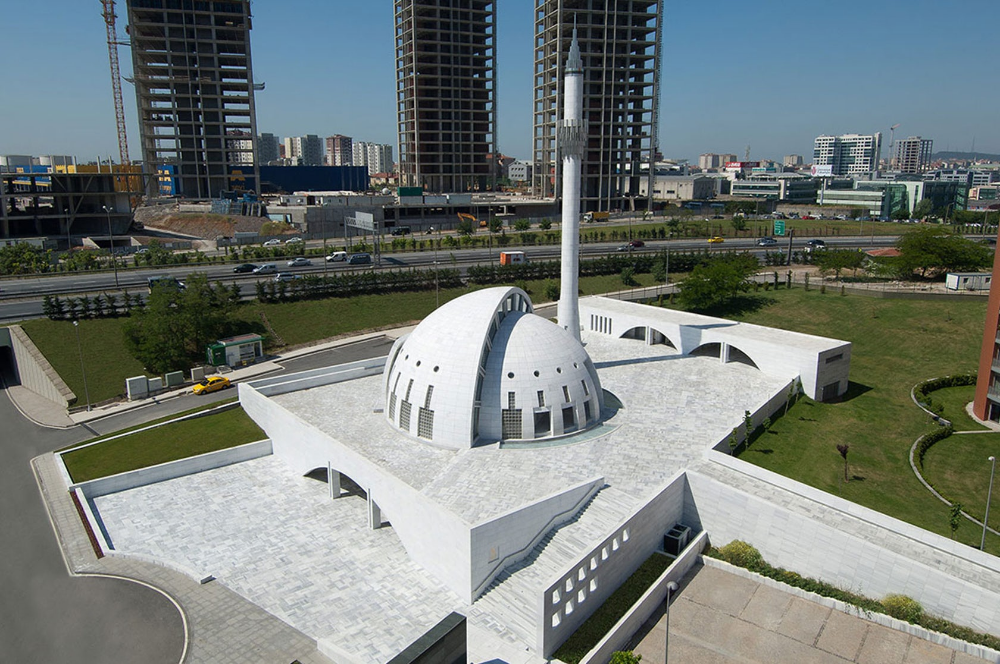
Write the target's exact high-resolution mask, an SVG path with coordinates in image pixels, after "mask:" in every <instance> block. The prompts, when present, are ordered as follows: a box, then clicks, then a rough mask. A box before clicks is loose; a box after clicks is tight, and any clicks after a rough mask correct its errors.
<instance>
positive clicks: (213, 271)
mask: <svg viewBox="0 0 1000 664" xmlns="http://www.w3.org/2000/svg"><path fill="white" fill-rule="evenodd" d="M807 239H808V238H806V237H802V238H794V240H793V241H792V250H793V251H801V250H802V249H803V248H805V246H806V244H805V243H806V240H807ZM823 239H824V241H825V242H826V245H827V247H828V248H830V249H853V248H858V247H872V246H875V247H886V246H892V245H894V244H895V242H896V240H897V237H896V236H875V237H874V238H870V237H824V238H823ZM312 244H313V243H310V245H312ZM314 244H315V245H316V248H318V247H319V246H320V245H319V243H318V242H317V243H314ZM622 244H623V242H622V241H618V242H601V243H593V244H581V245H580V253H581V255H582V256H583V257H584V258H593V257H596V256H603V255H608V254H613V253H616V252H617V250H618V248H619V247H621V246H622ZM310 248H313V247H312V246H310ZM511 249H512V250H518V251H523V252H524V253H525V254H526V255H527V257H528V260H535V261H539V260H555V259H558V257H559V251H560V248H559V245H544V246H527V247H511ZM664 249H669V250H670V251H693V250H698V251H700V250H703V249H708V250H709V251H714V252H721V251H733V250H737V251H740V250H744V251H745V250H750V251H753V252H754V253H756V254H759V255H763V253H764V252H765V251H772V252H773V251H787V249H788V241H787V239H785V238H780V239H779V240H778V244H777V245H774V246H771V247H758V246H757V245H756V239H755V238H736V239H734V238H728V239H726V241H725V242H722V243H718V244H708V243H707V241H706V240H705V238H692V239H674V240H647V241H646V243H645V246H644V247H641V248H639V249H636V250H634V251H633V252H632V253H633V254H634V255H642V254H644V253H651V252H653V253H655V252H657V251H661V250H664ZM499 252H500V249H499V248H498V247H496V246H494V247H492V248H476V249H446V248H443V249H441V250H439V251H437V252H434V251H423V252H418V253H390V254H383V255H382V261H381V266H376V269H400V268H424V269H428V268H431V267H433V265H434V263H435V261H437V263H438V265H440V266H442V267H458V268H459V269H463V270H464V268H466V267H468V266H470V265H476V264H485V263H489V262H495V261H497V260H498V256H499ZM288 260H289V259H288V258H275V259H269V260H264V261H258V262H257V264H261V263H273V264H274V265H275V266H276V268H277V269H278V271H279V272H289V273H292V274H317V275H318V274H324V273H326V274H339V273H342V272H347V271H363V270H368V269H371V267H372V266H368V265H358V266H352V265H347V264H346V263H343V262H338V263H326V262H325V261H323V259H322V258H321V257H315V258H312V259H311V260H312V261H313V265H312V266H309V267H287V265H286V263H287V261H288ZM233 267H234V264H233V263H227V264H205V265H198V266H187V265H172V266H167V267H160V268H140V269H129V270H119V272H118V276H117V286H116V276H115V275H114V273H113V272H111V271H102V272H80V273H66V274H58V275H40V276H32V277H18V278H6V279H3V280H2V281H0V321H15V320H23V319H27V318H37V317H39V316H41V315H42V298H43V297H44V296H45V295H59V296H61V297H65V296H67V295H69V296H74V297H79V296H81V295H84V294H89V295H91V296H93V295H97V294H99V293H116V294H121V293H122V292H123V291H128V292H129V293H131V294H145V293H146V291H147V279H148V278H149V277H152V276H158V275H170V276H174V277H177V278H179V279H181V280H183V279H184V278H185V277H187V276H188V275H190V274H193V273H202V274H205V275H207V276H208V279H209V281H212V282H215V281H223V282H225V283H227V284H229V283H236V284H239V286H240V290H241V292H242V294H243V295H244V296H245V297H252V296H253V295H254V293H255V288H256V282H257V281H262V280H270V279H272V278H273V277H272V276H266V277H262V276H258V275H254V274H235V273H234V272H233Z"/></svg>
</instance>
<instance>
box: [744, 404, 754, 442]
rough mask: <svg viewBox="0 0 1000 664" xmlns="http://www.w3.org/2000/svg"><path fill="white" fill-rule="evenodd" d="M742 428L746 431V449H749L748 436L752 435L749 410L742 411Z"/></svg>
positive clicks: (751, 418)
mask: <svg viewBox="0 0 1000 664" xmlns="http://www.w3.org/2000/svg"><path fill="white" fill-rule="evenodd" d="M743 428H744V429H746V430H747V439H746V443H744V444H745V445H746V448H747V449H750V434H751V433H753V415H751V414H750V411H749V410H744V411H743Z"/></svg>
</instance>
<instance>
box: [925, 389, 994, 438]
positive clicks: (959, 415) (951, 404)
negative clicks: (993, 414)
mask: <svg viewBox="0 0 1000 664" xmlns="http://www.w3.org/2000/svg"><path fill="white" fill-rule="evenodd" d="M930 396H931V398H932V399H933V400H934V405H935V406H938V405H940V406H943V409H942V410H941V412H940V413H939V414H940V415H941V417H943V418H945V419H946V420H949V421H950V422H951V424H952V426H953V427H954V428H955V431H985V430H986V427H985V426H983V425H982V424H980V423H979V422H977V421H975V420H974V419H972V418H971V417H969V414H968V413H967V412H966V410H965V406H966V404H969V403H972V399H973V398H974V397H975V396H976V386H975V385H965V386H962V387H945V388H942V389H940V390H934V391H933V392H931V393H930Z"/></svg>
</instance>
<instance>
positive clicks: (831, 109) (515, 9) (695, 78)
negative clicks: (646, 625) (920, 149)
mask: <svg viewBox="0 0 1000 664" xmlns="http://www.w3.org/2000/svg"><path fill="white" fill-rule="evenodd" d="M533 8H534V4H533V3H531V2H527V1H526V0H519V1H517V2H511V3H508V4H504V5H499V6H498V20H497V62H498V84H497V90H498V95H497V112H498V125H499V126H498V145H499V151H500V152H502V153H504V154H508V155H511V156H514V157H517V158H519V159H525V160H530V159H531V125H532V115H531V111H532V108H531V103H532V100H531V96H532V68H533V62H534V53H533V50H532V45H533V35H534V23H533ZM961 9H962V11H961V13H957V11H956V9H955V8H953V7H945V6H939V5H937V4H935V3H932V2H926V1H918V2H906V3H905V4H904V3H903V2H901V1H900V2H897V1H891V2H882V3H878V5H877V6H872V5H871V4H870V3H869V4H862V3H860V2H844V3H837V4H836V5H835V6H828V5H826V4H810V5H806V6H797V7H796V9H795V12H790V11H789V10H788V9H787V8H785V7H782V6H779V5H778V3H774V4H773V5H767V6H763V7H762V6H761V5H760V4H757V5H753V6H745V5H743V4H740V3H737V2H728V1H727V2H722V3H721V4H718V5H716V6H715V11H714V12H713V14H712V17H711V21H712V22H711V24H707V23H706V21H705V18H704V16H703V15H701V14H699V12H698V9H697V8H696V7H694V6H676V7H674V6H669V7H666V8H665V16H664V52H663V64H662V73H663V79H662V80H663V85H662V98H661V107H660V108H661V112H660V118H661V120H660V132H659V141H658V143H659V148H660V151H661V153H663V155H664V156H666V157H668V158H683V159H688V160H689V161H691V162H695V163H696V162H697V157H698V155H699V154H702V153H735V154H737V155H739V156H740V157H741V158H742V156H743V154H744V152H745V150H746V146H747V145H750V152H751V159H762V158H768V159H778V160H780V159H781V158H782V156H783V155H785V154H800V155H803V156H804V157H805V158H806V160H807V161H808V160H809V159H810V158H811V154H812V143H813V140H814V139H815V137H816V136H819V135H821V134H832V135H837V134H843V133H862V134H867V133H874V132H877V131H881V132H882V133H883V136H884V147H883V156H884V157H887V156H888V152H887V150H888V147H889V144H888V138H889V131H888V130H889V127H890V126H891V125H893V124H897V123H898V124H899V127H898V128H897V130H896V132H895V134H896V138H897V139H899V138H905V137H907V136H923V137H925V138H930V139H932V140H933V141H934V149H935V150H936V151H946V150H953V151H955V150H958V151H973V149H974V150H975V151H976V152H980V153H997V152H1000V129H997V127H996V123H995V122H994V121H993V117H992V116H993V110H992V109H993V108H994V107H995V106H996V105H997V102H1000V91H997V90H995V89H992V88H990V87H987V86H984V85H982V80H983V78H984V76H986V74H985V73H984V72H985V71H988V70H987V69H986V67H984V66H982V65H979V66H977V62H978V63H982V59H981V58H977V57H976V55H977V49H976V47H975V45H977V44H988V43H989V38H990V34H989V29H990V28H989V26H991V25H992V24H993V23H994V22H995V19H997V18H1000V6H997V5H995V4H993V3H989V2H985V1H981V0H969V1H968V2H965V3H963V4H962V7H961ZM348 10H349V11H348ZM253 11H254V29H253V31H252V32H251V42H252V48H253V59H254V74H255V78H256V80H257V81H258V82H266V84H267V87H266V89H265V90H264V91H262V92H258V93H257V97H256V100H257V115H258V127H259V130H260V131H261V132H268V133H273V134H275V135H278V136H282V137H284V136H297V135H304V134H318V135H322V136H329V135H333V134H338V133H339V134H343V135H346V136H351V137H353V138H354V139H355V140H363V141H367V142H374V143H387V144H390V145H393V146H396V144H397V140H396V123H395V69H394V53H393V23H392V3H389V2H382V3H352V4H351V5H350V6H348V5H347V3H346V2H344V1H343V0H339V1H335V2H330V3H324V4H322V5H315V4H314V3H307V2H304V1H303V0H286V1H285V2H282V3H280V4H279V3H274V2H266V1H264V0H260V1H258V2H256V3H254V5H253ZM7 15H8V17H9V18H10V20H12V25H13V26H15V29H14V30H11V31H10V32H9V34H8V39H7V44H8V52H16V53H30V54H31V57H29V58H26V61H27V62H28V63H30V64H29V65H27V66H19V67H7V68H4V70H3V73H0V85H2V86H3V88H4V89H5V90H8V91H17V93H16V94H6V95H3V98H2V99H0V118H2V119H3V120H4V125H5V126H6V127H7V128H8V131H7V132H5V135H4V136H3V138H2V139H0V154H36V155H38V154H69V155H74V156H76V157H78V158H79V159H81V160H83V161H90V160H93V159H96V158H97V157H98V156H101V157H103V158H107V157H108V156H109V155H115V156H116V155H117V152H118V150H117V141H116V134H115V123H114V110H113V105H112V99H111V86H110V74H109V70H108V63H107V46H106V42H105V31H104V25H103V19H102V18H101V6H100V3H99V2H97V1H96V0H94V1H93V2H89V3H82V2H79V0H76V1H74V0H51V1H50V2H46V3H23V4H15V5H13V6H11V7H10V8H8V14H7ZM118 15H119V18H118V24H119V34H120V35H121V36H124V26H125V25H126V23H127V17H126V12H125V7H124V3H119V7H118ZM991 19H994V20H991ZM40 35H44V36H46V39H44V40H42V39H40ZM831 35H832V36H831ZM39 43H41V44H43V46H38V44H39ZM120 58H121V62H122V74H123V76H130V75H131V69H132V63H131V55H130V53H129V49H128V47H124V46H123V47H120ZM123 85H124V96H125V104H126V118H127V123H128V131H129V147H130V152H131V153H132V155H133V158H134V159H135V158H138V155H139V149H138V147H139V145H138V124H137V117H136V113H135V94H134V89H133V88H132V86H131V85H130V84H128V83H124V84H123ZM966 100H969V101H966ZM972 100H974V101H972ZM12 127H17V130H16V131H11V128H12Z"/></svg>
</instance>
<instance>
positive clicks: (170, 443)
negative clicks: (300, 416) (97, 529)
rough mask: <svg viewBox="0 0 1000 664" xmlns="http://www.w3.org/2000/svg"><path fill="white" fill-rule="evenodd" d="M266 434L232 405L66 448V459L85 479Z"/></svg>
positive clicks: (73, 472) (73, 471)
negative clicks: (71, 449)
mask: <svg viewBox="0 0 1000 664" xmlns="http://www.w3.org/2000/svg"><path fill="white" fill-rule="evenodd" d="M266 437H267V436H266V435H265V434H264V432H263V431H261V429H260V427H258V426H257V425H256V424H255V423H254V421H253V420H251V419H250V417H249V416H248V415H247V414H246V413H245V412H244V411H243V409H242V408H233V409H230V410H225V411H222V412H221V413H215V414H212V415H205V416H204V417H198V418H194V419H190V420H184V421H182V422H174V423H171V424H165V425H163V426H160V427H156V428H154V429H149V430H147V431H140V432H138V433H133V434H129V435H127V436H123V437H121V438H115V439H114V440H109V441H106V442H103V443H100V444H98V445H91V446H89V447H84V448H82V449H79V450H75V451H71V452H66V453H65V454H63V461H64V462H65V464H66V469H67V470H68V471H69V474H70V476H71V477H72V478H73V481H74V482H86V481H88V480H92V479H96V478H98V477H106V476H108V475H115V474H117V473H124V472H126V471H129V470H136V469H137V468H146V467H148V466H155V465H156V464H160V463H166V462H168V461H176V460H177V459H184V458H186V457H190V456H195V455H198V454H205V453H206V452H214V451H216V450H222V449H226V448H229V447H236V446H237V445H243V444H244V443H252V442H253V441H255V440H262V439H263V438H266Z"/></svg>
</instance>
